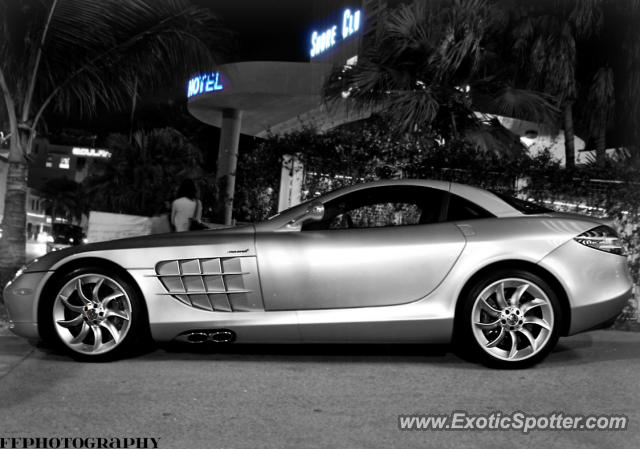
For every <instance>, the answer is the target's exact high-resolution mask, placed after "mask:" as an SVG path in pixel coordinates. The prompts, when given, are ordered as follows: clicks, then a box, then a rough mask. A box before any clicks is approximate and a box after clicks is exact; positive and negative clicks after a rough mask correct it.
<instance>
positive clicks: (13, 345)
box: [0, 327, 35, 379]
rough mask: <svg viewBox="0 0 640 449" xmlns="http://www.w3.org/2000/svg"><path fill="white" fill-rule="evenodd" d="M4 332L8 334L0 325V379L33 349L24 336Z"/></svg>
mask: <svg viewBox="0 0 640 449" xmlns="http://www.w3.org/2000/svg"><path fill="white" fill-rule="evenodd" d="M6 334H10V332H9V330H8V329H6V328H3V327H0V379H1V378H2V377H4V376H5V375H6V374H7V373H9V371H11V370H12V369H13V367H15V366H16V365H18V364H19V363H20V362H22V360H24V359H25V358H26V357H28V356H29V354H31V353H32V352H33V351H34V350H35V347H34V346H32V345H31V344H30V343H29V342H28V341H27V340H25V339H24V338H20V337H16V336H13V337H9V336H7V335H6ZM11 335H13V334H11Z"/></svg>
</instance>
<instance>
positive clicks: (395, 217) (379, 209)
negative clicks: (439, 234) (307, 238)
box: [329, 203, 422, 229]
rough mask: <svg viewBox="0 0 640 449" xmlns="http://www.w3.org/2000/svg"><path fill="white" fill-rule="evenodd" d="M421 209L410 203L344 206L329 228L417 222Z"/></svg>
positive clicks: (376, 226)
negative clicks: (351, 207)
mask: <svg viewBox="0 0 640 449" xmlns="http://www.w3.org/2000/svg"><path fill="white" fill-rule="evenodd" d="M421 212H422V209H421V208H420V207H419V206H418V205H417V204H411V203H376V204H369V205H365V206H362V207H357V208H354V209H350V210H349V209H347V208H346V207H344V212H343V213H341V214H339V215H337V216H335V217H334V218H333V219H332V220H331V222H330V224H329V229H359V228H382V227H388V226H409V225H416V224H419V221H420V214H421Z"/></svg>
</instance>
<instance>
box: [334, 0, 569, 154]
mask: <svg viewBox="0 0 640 449" xmlns="http://www.w3.org/2000/svg"><path fill="white" fill-rule="evenodd" d="M507 20H508V15H507V14H506V11H505V10H503V9H500V8H498V7H497V6H496V5H495V4H494V3H493V2H489V1H486V0H456V1H454V2H452V1H437V0H433V1H415V2H414V3H413V4H412V5H410V6H407V5H400V6H399V7H398V8H396V9H395V10H391V11H389V12H388V13H387V16H386V17H385V20H383V21H381V22H380V24H381V25H380V27H379V29H378V30H377V34H376V37H375V38H373V39H372V42H371V43H370V44H369V45H368V47H367V48H366V49H365V51H364V52H363V54H362V57H360V58H359V60H358V63H357V64H356V65H355V66H346V67H335V68H334V69H333V71H332V72H330V74H329V75H328V76H327V78H326V80H325V84H324V87H323V94H324V97H325V99H326V101H327V102H329V103H330V104H332V103H336V102H342V101H344V100H346V101H347V104H348V106H349V107H352V108H356V109H358V110H368V111H376V112H379V113H381V114H382V115H383V116H385V117H386V118H387V119H388V120H389V121H390V122H391V123H393V124H394V125H395V127H396V129H397V131H398V133H400V134H402V133H407V132H416V131H418V132H419V131H424V130H427V129H431V130H432V131H436V132H437V133H438V134H440V135H441V137H442V138H445V139H446V138H448V137H450V136H457V135H462V136H466V137H467V138H468V139H469V140H471V141H473V142H475V143H476V144H478V145H479V146H481V147H482V146H486V145H487V142H489V147H491V149H493V150H494V151H500V152H503V153H504V152H507V153H509V152H511V153H513V152H514V151H515V152H516V153H518V152H522V151H523V149H522V146H521V145H520V142H519V139H517V137H515V136H514V135H511V137H510V138H508V139H504V136H505V134H507V135H508V134H509V133H505V131H506V130H505V129H504V128H503V127H501V126H500V124H499V123H497V124H496V123H495V121H493V122H492V121H491V120H488V119H485V118H483V117H478V115H477V114H476V112H478V111H481V110H483V109H485V110H486V106H487V105H489V106H490V107H491V108H492V109H494V110H496V109H497V110H498V111H508V113H509V115H511V116H512V117H516V118H521V119H526V120H532V121H536V122H549V121H553V120H554V119H555V118H554V117H555V115H557V113H558V110H557V109H556V108H555V107H554V106H553V105H552V104H551V103H550V101H551V98H550V97H549V96H547V95H544V94H540V93H538V92H535V91H531V90H523V89H519V88H517V86H516V85H515V80H514V79H513V73H514V72H515V70H514V69H513V68H512V67H511V65H510V64H509V63H508V61H506V60H505V59H504V58H503V57H502V56H503V48H504V46H505V43H504V42H503V40H504V32H503V30H504V28H505V24H506V22H507ZM483 104H484V106H485V107H483Z"/></svg>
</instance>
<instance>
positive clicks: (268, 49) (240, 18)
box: [193, 0, 317, 62]
mask: <svg viewBox="0 0 640 449" xmlns="http://www.w3.org/2000/svg"><path fill="white" fill-rule="evenodd" d="M316 1H317V0H316ZM193 2H194V3H196V4H198V5H202V6H207V7H208V8H210V9H211V10H212V11H214V12H215V13H217V14H218V15H219V16H220V18H221V19H222V21H223V24H224V25H225V26H226V27H227V28H229V29H230V30H231V31H233V32H235V33H236V37H237V40H238V44H239V49H238V51H237V52H235V53H234V54H231V55H229V57H230V60H229V61H228V62H239V61H289V62H309V48H310V44H309V43H308V41H309V36H310V35H311V32H312V22H313V15H312V2H313V0H193Z"/></svg>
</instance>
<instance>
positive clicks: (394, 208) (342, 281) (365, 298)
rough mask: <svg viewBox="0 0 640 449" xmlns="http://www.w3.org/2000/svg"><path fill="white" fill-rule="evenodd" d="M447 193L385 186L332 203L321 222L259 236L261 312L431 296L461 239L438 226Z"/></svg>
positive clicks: (458, 250) (388, 303)
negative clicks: (296, 229)
mask: <svg viewBox="0 0 640 449" xmlns="http://www.w3.org/2000/svg"><path fill="white" fill-rule="evenodd" d="M444 196H445V192H442V191H439V190H437V189H431V188H428V187H422V186H405V185H402V186H382V187H375V188H369V189H363V190H360V191H356V192H351V193H348V194H345V195H344V196H342V197H338V198H334V199H333V200H331V201H329V202H327V203H325V204H324V206H325V211H324V215H323V218H322V220H320V221H318V222H315V223H310V224H308V225H305V226H303V227H302V229H300V230H298V231H291V232H271V233H261V234H258V235H256V251H257V254H258V267H259V271H260V279H261V284H262V293H263V298H264V303H265V309H266V310H269V311H275V310H313V309H340V308H353V307H372V306H391V305H398V304H405V303H409V302H412V301H417V300H419V299H421V298H423V297H424V296H426V295H428V294H429V293H431V292H432V291H433V290H434V289H435V288H436V287H437V286H438V285H439V284H440V282H441V281H442V280H443V279H444V277H445V276H446V275H447V273H448V272H449V270H450V269H451V267H452V266H453V264H454V263H455V261H456V260H457V258H458V256H459V255H460V253H461V252H462V250H463V248H464V245H465V239H464V236H463V235H462V233H461V232H460V230H459V229H458V228H457V227H456V226H455V225H453V224H451V223H442V222H440V221H441V218H442V216H443V215H442V202H443V198H444Z"/></svg>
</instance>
